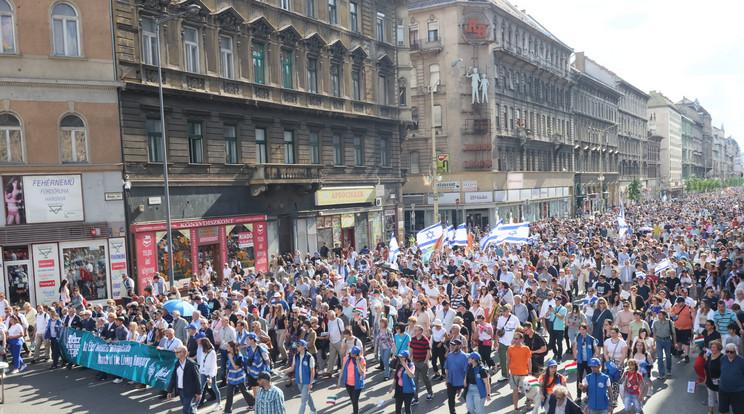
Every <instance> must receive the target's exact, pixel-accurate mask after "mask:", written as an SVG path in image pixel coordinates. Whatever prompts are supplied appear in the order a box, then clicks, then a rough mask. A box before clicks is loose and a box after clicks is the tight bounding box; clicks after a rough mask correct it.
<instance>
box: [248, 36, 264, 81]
mask: <svg viewBox="0 0 744 414" xmlns="http://www.w3.org/2000/svg"><path fill="white" fill-rule="evenodd" d="M264 50H265V48H264V45H263V43H254V44H253V50H252V52H251V53H252V55H253V81H254V82H256V83H259V84H261V85H263V84H264V83H266V77H265V76H264V72H265V70H264V67H265V66H264V55H265V54H264Z"/></svg>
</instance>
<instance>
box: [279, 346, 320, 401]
mask: <svg viewBox="0 0 744 414" xmlns="http://www.w3.org/2000/svg"><path fill="white" fill-rule="evenodd" d="M295 348H297V352H296V353H295V355H294V358H292V363H291V365H290V366H289V368H287V369H285V370H284V372H285V373H286V374H288V375H289V374H294V382H295V384H297V387H298V388H299V389H300V411H299V414H305V406H306V405H308V406H309V407H310V414H315V412H316V411H317V410H316V409H315V402H314V401H313V397H312V395H310V391H312V390H313V382H315V357H313V356H312V355H311V354H310V353H309V352H307V341H305V340H304V339H300V340H298V341H297V342H295Z"/></svg>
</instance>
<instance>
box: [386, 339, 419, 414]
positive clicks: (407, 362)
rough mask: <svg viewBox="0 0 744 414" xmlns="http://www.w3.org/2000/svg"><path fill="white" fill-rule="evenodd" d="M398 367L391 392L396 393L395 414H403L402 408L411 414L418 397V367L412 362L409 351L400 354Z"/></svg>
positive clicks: (407, 413)
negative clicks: (416, 379) (415, 399)
mask: <svg viewBox="0 0 744 414" xmlns="http://www.w3.org/2000/svg"><path fill="white" fill-rule="evenodd" d="M397 365H398V367H397V368H396V369H395V374H394V375H393V385H392V386H391V387H390V391H394V392H395V394H394V398H395V414H401V408H402V407H405V410H406V414H411V405H412V402H413V398H414V396H415V395H416V381H415V380H414V378H415V376H416V366H415V364H414V363H413V361H411V356H410V353H409V352H408V351H401V352H400V353H399V354H398V364H397Z"/></svg>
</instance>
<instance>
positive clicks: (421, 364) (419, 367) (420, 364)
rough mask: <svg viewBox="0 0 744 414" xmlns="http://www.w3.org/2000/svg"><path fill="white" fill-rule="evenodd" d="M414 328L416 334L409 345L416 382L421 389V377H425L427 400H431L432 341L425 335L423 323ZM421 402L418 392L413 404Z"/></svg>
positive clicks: (417, 387)
mask: <svg viewBox="0 0 744 414" xmlns="http://www.w3.org/2000/svg"><path fill="white" fill-rule="evenodd" d="M413 330H414V336H413V338H411V342H410V343H409V344H408V346H409V347H410V348H411V359H412V360H413V365H414V367H415V368H416V369H415V383H416V390H418V389H419V378H421V377H423V379H424V384H425V385H426V392H427V394H426V400H427V401H431V399H432V394H433V393H432V388H431V378H429V360H430V359H431V342H429V338H427V337H425V336H424V328H423V327H422V326H421V325H416V327H415V328H413ZM418 403H419V400H418V392H416V395H414V397H413V401H412V402H411V405H416V404H418Z"/></svg>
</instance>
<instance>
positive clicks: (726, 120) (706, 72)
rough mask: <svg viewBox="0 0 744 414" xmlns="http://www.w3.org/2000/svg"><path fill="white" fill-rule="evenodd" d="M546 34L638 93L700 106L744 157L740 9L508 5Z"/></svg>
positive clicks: (638, 2) (642, 2)
mask: <svg viewBox="0 0 744 414" xmlns="http://www.w3.org/2000/svg"><path fill="white" fill-rule="evenodd" d="M513 1H514V2H516V4H517V6H518V7H519V8H520V9H526V10H527V13H529V14H530V15H532V16H533V17H534V18H535V19H537V20H538V21H539V22H540V23H542V24H543V25H544V26H545V27H546V28H547V29H548V30H550V31H551V32H552V33H553V34H554V35H556V36H557V37H558V38H559V39H561V40H562V41H563V42H564V43H566V44H568V45H569V46H571V47H572V48H573V49H574V51H577V52H579V51H584V52H586V54H587V56H589V57H590V58H592V59H593V60H595V61H597V62H599V63H600V64H601V65H603V66H605V67H607V68H608V69H610V70H612V71H613V72H615V73H617V74H618V75H619V76H620V77H622V78H623V79H625V80H626V81H628V82H630V83H632V84H634V85H635V86H637V87H638V88H640V89H642V90H646V91H649V90H659V91H661V92H663V93H664V94H665V95H666V96H667V97H669V98H670V99H672V100H673V101H675V102H676V101H678V100H680V99H681V98H682V97H683V96H686V97H688V98H691V99H695V98H697V99H698V100H699V101H700V103H701V104H702V105H703V106H704V107H705V108H706V109H707V110H708V112H710V114H711V116H712V117H713V124H714V125H716V126H720V125H721V124H722V123H723V124H725V127H726V134H727V135H732V136H734V137H735V138H737V139H738V141H739V144H740V146H741V147H742V148H743V149H744V113H742V110H741V105H740V102H742V99H743V98H744V28H743V27H742V22H741V16H742V15H744V3H741V2H734V1H720V0H719V1H715V0H714V1H711V2H699V1H690V0H681V1H672V0H622V1H607V0H599V1H598V0H558V1H556V0H513Z"/></svg>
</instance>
